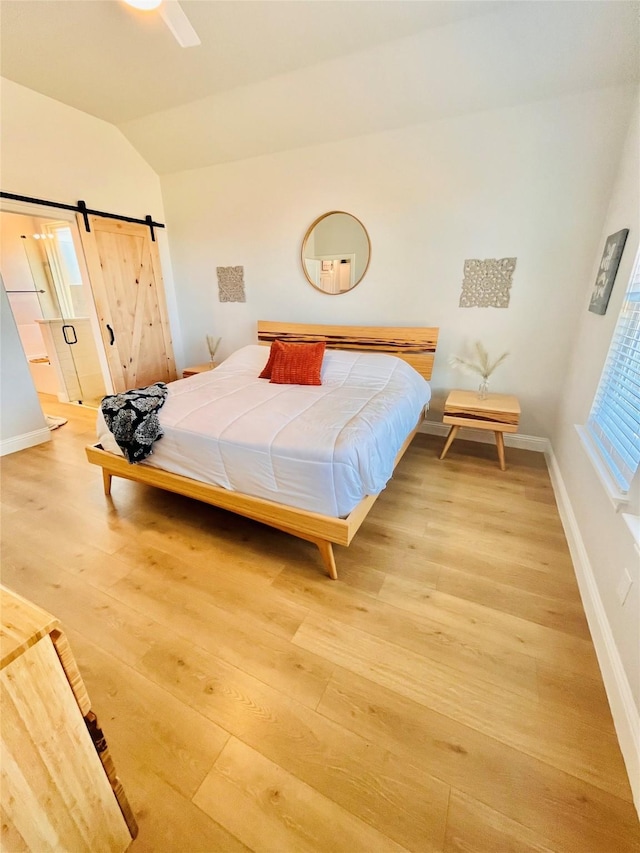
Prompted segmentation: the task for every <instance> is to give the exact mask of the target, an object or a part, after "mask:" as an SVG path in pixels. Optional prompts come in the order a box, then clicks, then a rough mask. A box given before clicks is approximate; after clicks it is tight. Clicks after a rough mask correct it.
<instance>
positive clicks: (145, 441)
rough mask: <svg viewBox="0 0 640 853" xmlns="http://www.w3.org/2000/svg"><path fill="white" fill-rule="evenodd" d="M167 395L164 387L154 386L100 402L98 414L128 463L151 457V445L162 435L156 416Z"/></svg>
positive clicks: (115, 395) (114, 395) (158, 383)
mask: <svg viewBox="0 0 640 853" xmlns="http://www.w3.org/2000/svg"><path fill="white" fill-rule="evenodd" d="M167 393H168V391H167V386H166V385H165V383H164V382H156V383H155V385H148V386H147V387H146V388H136V389H135V390H133V391H125V392H124V393H123V394H113V395H111V396H109V397H104V398H103V400H102V403H101V404H100V410H101V411H102V414H103V417H104V420H105V423H106V425H107V427H108V428H109V430H110V431H111V432H112V433H113V437H114V438H115V440H116V442H117V444H118V447H119V448H120V450H122V452H123V453H124V457H125V459H126V460H127V462H131V463H132V464H134V463H136V462H142V460H143V459H146V458H147V456H149V455H150V454H151V453H153V442H154V441H157V440H158V439H159V438H162V436H163V435H164V433H163V432H162V427H161V426H160V421H159V419H158V415H157V414H156V413H157V412H158V410H159V409H161V408H162V407H163V406H164V402H165V400H166V399H167Z"/></svg>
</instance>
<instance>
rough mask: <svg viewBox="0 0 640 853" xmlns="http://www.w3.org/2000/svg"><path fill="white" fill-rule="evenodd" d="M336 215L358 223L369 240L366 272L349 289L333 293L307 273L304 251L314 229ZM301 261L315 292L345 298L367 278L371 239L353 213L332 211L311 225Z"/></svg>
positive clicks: (304, 241) (303, 246)
mask: <svg viewBox="0 0 640 853" xmlns="http://www.w3.org/2000/svg"><path fill="white" fill-rule="evenodd" d="M336 214H341V215H342V216H349V217H350V218H351V219H353V220H354V221H355V222H357V223H358V225H359V226H360V227H361V228H362V231H363V232H364V236H365V238H366V240H367V248H368V254H367V263H366V265H365V268H364V270H363V271H362V274H361V275H360V277H359V278H358V280H357V281H354V283H353V284H352V285H351V287H349V288H348V289H345V290H339V291H336V292H331V291H328V290H324V289H323V288H322V287H320V286H319V285H318V284H316V282H314V281H313V280H312V279H311V277H310V275H309V273H308V271H307V266H306V264H305V256H304V250H305V248H306V245H307V242H308V240H309V237H310V235H311V233H312V231H313V229H314V228H315V227H316V225H318V223H320V222H322V221H323V219H327V217H329V216H335V215H336ZM300 261H301V263H302V271H303V273H304V277H305V278H306V279H307V281H308V282H309V284H310V285H311V287H313V288H314V289H315V290H318V291H319V292H320V293H324V295H325V296H343V295H344V294H345V293H351V291H352V290H355V288H356V287H357V286H358V285H359V284H360V282H361V281H362V279H363V278H364V277H365V275H366V274H367V270H368V269H369V264H370V263H371V239H370V237H369V232H368V231H367V229H366V228H365V227H364V225H363V224H362V222H361V221H360V220H359V219H358V217H357V216H354V215H353V214H352V213H347V211H346V210H330V211H329V212H328V213H323V214H322V216H319V217H318V218H317V219H315V220H314V221H313V222H312V223H311V225H310V226H309V227H308V228H307V233H306V234H305V235H304V240H303V241H302V249H301V250H300Z"/></svg>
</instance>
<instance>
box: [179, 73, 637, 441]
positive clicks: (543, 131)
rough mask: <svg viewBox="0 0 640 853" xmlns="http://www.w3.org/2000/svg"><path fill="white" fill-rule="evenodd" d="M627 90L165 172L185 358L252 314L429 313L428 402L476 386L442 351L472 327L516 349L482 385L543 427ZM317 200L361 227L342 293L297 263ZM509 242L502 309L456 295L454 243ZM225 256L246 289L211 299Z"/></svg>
mask: <svg viewBox="0 0 640 853" xmlns="http://www.w3.org/2000/svg"><path fill="white" fill-rule="evenodd" d="M632 101H633V93H632V91H631V90H628V89H624V88H615V89H607V90H600V91H593V92H588V93H584V94H579V95H574V96H571V97H566V98H562V99H558V100H551V101H545V102H539V103H535V104H530V105H525V106H521V107H513V108H508V109H501V110H495V111H490V112H482V113H476V114H473V115H467V116H464V117H457V118H451V119H446V120H442V121H437V122H432V123H428V124H421V125H414V126H412V127H408V128H405V129H402V130H397V131H389V132H384V133H377V134H372V135H369V136H364V137H358V138H355V139H349V140H345V141H341V142H335V143H330V144H324V145H319V146H315V147H311V148H304V149H298V150H295V151H289V152H283V153H280V154H274V155H268V156H264V157H258V158H255V159H251V160H245V161H242V162H235V163H229V164H222V165H219V166H213V167H208V168H205V169H199V170H195V171H189V172H180V173H176V174H173V175H168V176H165V177H163V178H162V188H163V195H164V201H165V208H166V212H167V222H168V226H169V240H170V245H171V255H172V261H173V266H174V273H175V276H176V281H178V282H179V284H180V287H179V312H180V318H181V323H182V327H183V329H184V330H185V331H186V330H188V332H187V334H186V335H185V355H186V358H187V361H188V362H198V361H202V360H204V359H205V358H206V348H205V335H206V333H207V332H209V333H213V334H215V335H221V336H222V338H223V343H222V347H221V351H222V354H223V355H228V354H229V352H231V351H232V350H233V349H235V348H237V347H238V346H240V345H243V344H246V343H250V342H253V341H254V340H255V323H256V321H257V320H258V319H272V320H274V319H281V320H287V321H314V322H344V323H363V324H366V323H387V324H399V325H436V326H439V327H440V329H441V337H440V344H439V349H438V354H437V357H436V366H435V372H434V378H433V386H434V391H435V401H434V408H433V409H432V412H431V417H432V418H434V419H438V418H439V412H440V410H441V407H442V401H443V397H444V395H445V392H446V390H447V389H449V388H451V387H454V386H458V387H473V385H474V383H473V380H472V379H470V377H467V376H464V375H461V374H459V373H455V372H454V371H453V370H452V369H451V368H450V367H449V366H448V359H449V357H450V356H451V355H453V354H454V353H460V352H461V351H462V349H463V348H464V346H465V345H468V344H470V343H472V342H473V341H474V340H476V339H481V340H482V341H483V342H484V343H485V344H486V345H487V347H488V348H489V350H490V352H493V353H499V352H502V351H503V350H504V349H508V350H510V351H511V356H510V357H509V359H508V360H507V361H506V363H505V364H504V365H502V366H501V367H500V368H499V370H498V372H497V373H496V374H495V378H494V380H493V381H492V388H493V390H495V391H504V392H512V393H517V394H519V395H520V397H521V402H522V408H523V415H522V423H521V431H522V432H523V433H526V434H531V435H538V436H548V435H550V433H551V428H552V424H553V421H554V415H555V410H556V407H557V404H558V400H559V396H560V392H561V389H562V386H563V381H564V375H565V367H566V364H567V362H568V360H569V356H570V351H571V341H572V337H573V333H574V329H575V327H576V324H577V314H576V310H575V305H576V301H577V300H582V295H583V293H584V288H585V282H586V281H587V280H589V281H590V279H591V271H592V266H593V253H594V248H595V246H596V245H597V243H598V240H599V236H600V230H601V225H602V218H603V211H604V210H605V209H606V205H607V202H608V197H609V192H610V186H611V182H612V180H613V178H614V175H615V170H616V165H617V161H618V158H619V155H620V151H621V148H622V145H623V141H624V136H625V133H626V128H627V125H628V121H629V115H630V111H631V108H632ZM603 128H606V132H603ZM328 210H345V211H348V212H350V213H352V214H354V216H357V217H358V218H359V219H360V220H361V221H362V222H363V224H364V225H365V227H366V228H367V230H368V232H369V235H370V238H371V243H372V256H371V265H370V267H369V271H368V272H367V275H366V277H365V279H364V280H363V282H362V283H361V284H360V285H359V286H358V287H356V288H355V289H354V290H353V291H352V292H350V293H347V294H344V295H340V296H327V295H325V294H322V293H320V292H318V291H317V290H314V288H312V287H311V285H309V284H308V283H307V282H306V280H305V278H304V276H303V273H302V270H301V267H300V259H299V258H300V246H301V242H302V239H303V237H304V234H305V232H306V230H307V228H308V227H309V225H310V224H311V222H313V220H314V219H315V218H316V217H317V216H319V215H320V214H321V213H324V212H326V211H328ZM511 256H515V257H517V259H518V262H517V267H516V272H515V279H514V285H513V289H512V296H511V304H510V306H509V308H508V309H471V308H466V309H461V308H458V300H459V295H460V287H461V282H462V272H463V263H464V260H465V259H466V258H501V257H511ZM236 264H242V265H244V268H245V281H246V292H247V302H246V303H245V304H233V303H226V304H221V303H219V302H218V298H217V284H216V271H215V268H216V266H218V265H221V266H227V265H229V266H231V265H236Z"/></svg>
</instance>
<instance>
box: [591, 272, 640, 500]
mask: <svg viewBox="0 0 640 853" xmlns="http://www.w3.org/2000/svg"><path fill="white" fill-rule="evenodd" d="M587 427H588V429H589V431H590V433H591V435H592V437H593V440H594V443H595V445H596V448H597V450H598V451H599V453H600V455H601V457H602V460H603V462H604V463H605V465H606V466H607V468H608V470H609V473H610V474H611V476H612V477H613V479H614V481H615V483H616V485H617V486H618V488H619V489H620V491H621V492H623V493H625V494H626V493H627V492H628V491H629V488H630V486H631V481H632V480H633V477H634V475H635V473H636V471H637V470H638V466H639V465H640V255H638V257H637V258H636V263H635V266H634V270H633V273H632V275H631V282H630V284H629V289H628V291H627V294H626V297H625V301H624V303H623V305H622V309H621V311H620V317H619V318H618V323H617V325H616V328H615V331H614V334H613V339H612V341H611V347H610V349H609V354H608V356H607V360H606V362H605V366H604V370H603V373H602V377H601V379H600V384H599V386H598V391H597V392H596V397H595V400H594V403H593V408H592V409H591V414H590V415H589V420H588V422H587Z"/></svg>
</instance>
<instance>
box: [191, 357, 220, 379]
mask: <svg viewBox="0 0 640 853" xmlns="http://www.w3.org/2000/svg"><path fill="white" fill-rule="evenodd" d="M217 366H218V365H217V363H216V362H215V361H207V362H206V363H205V364H194V365H192V366H191V367H185V369H184V370H183V371H182V378H183V379H186V378H187V376H195V375H196V373H206V372H207V371H208V370H213V369H214V368H216V367H217Z"/></svg>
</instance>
